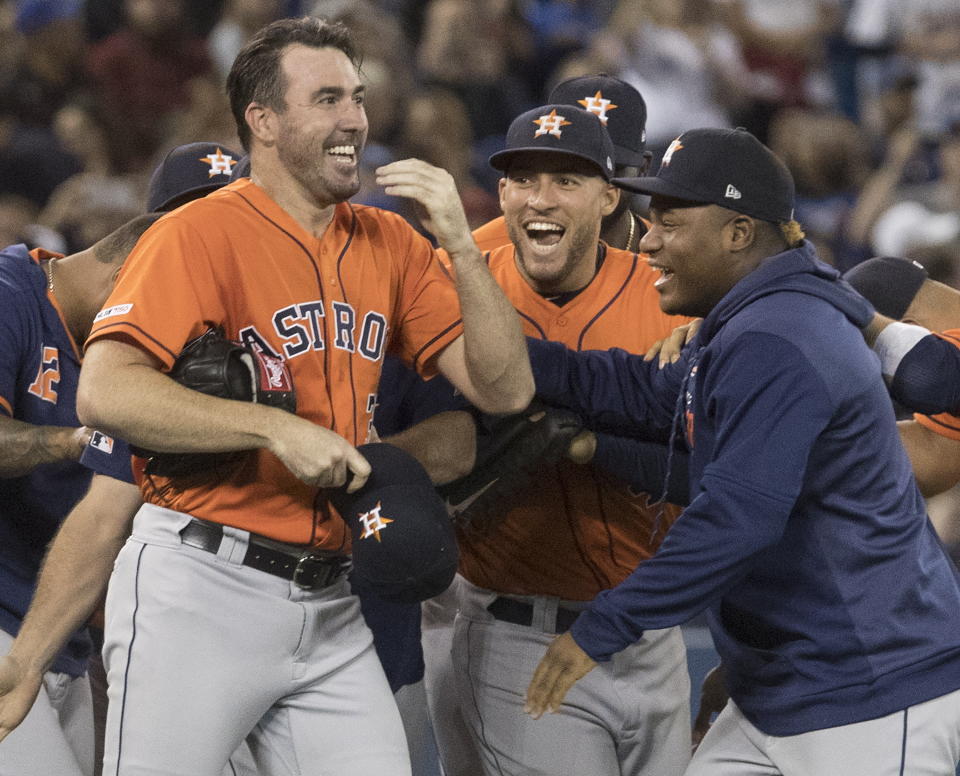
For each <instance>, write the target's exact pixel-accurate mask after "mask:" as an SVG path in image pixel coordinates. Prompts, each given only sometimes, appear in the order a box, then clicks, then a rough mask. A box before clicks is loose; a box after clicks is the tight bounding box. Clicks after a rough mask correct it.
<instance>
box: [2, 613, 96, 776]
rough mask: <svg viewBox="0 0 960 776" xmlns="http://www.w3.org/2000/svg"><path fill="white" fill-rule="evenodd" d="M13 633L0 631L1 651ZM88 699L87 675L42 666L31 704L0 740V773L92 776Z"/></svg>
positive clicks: (9, 775)
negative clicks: (34, 700) (68, 673)
mask: <svg viewBox="0 0 960 776" xmlns="http://www.w3.org/2000/svg"><path fill="white" fill-rule="evenodd" d="M11 644H13V636H11V635H10V634H9V633H6V632H5V631H0V655H5V654H7V653H8V652H9V651H10V645H11ZM93 757H94V733H93V701H92V698H91V694H90V681H89V679H88V678H87V676H86V675H84V676H79V677H76V678H74V677H71V676H69V675H67V674H61V673H57V672H55V671H47V672H46V673H45V674H44V675H43V685H42V686H41V687H40V694H39V695H38V696H37V700H36V702H35V703H34V704H33V708H32V709H30V712H29V713H28V714H27V716H26V717H24V720H23V722H21V723H20V725H19V726H18V727H17V729H16V730H14V731H13V732H12V733H11V734H10V735H9V736H7V737H6V738H5V739H4V740H3V741H2V742H0V776H51V774H56V776H91V775H92V774H93Z"/></svg>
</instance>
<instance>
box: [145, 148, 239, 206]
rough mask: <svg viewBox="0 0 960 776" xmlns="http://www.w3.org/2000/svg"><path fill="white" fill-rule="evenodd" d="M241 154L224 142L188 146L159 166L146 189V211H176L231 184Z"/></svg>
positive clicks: (174, 151)
mask: <svg viewBox="0 0 960 776" xmlns="http://www.w3.org/2000/svg"><path fill="white" fill-rule="evenodd" d="M239 158H240V154H238V153H237V152H236V151H233V150H231V149H229V148H227V147H226V146H224V145H223V144H222V143H206V142H204V143H187V144H186V145H180V146H177V147H176V148H174V149H173V150H171V151H170V153H168V154H167V155H166V156H165V157H164V159H163V161H162V162H160V164H159V165H157V169H156V170H154V171H153V176H152V177H151V178H150V186H149V187H148V189H147V211H148V212H151V213H155V212H157V211H162V210H173V209H174V208H177V207H179V206H180V205H183V204H184V203H186V202H189V201H190V200H192V199H197V198H199V197H202V196H204V195H206V194H209V193H210V192H211V191H213V190H214V189H219V188H220V187H221V186H223V185H225V184H227V183H229V182H230V173H231V172H233V167H234V165H235V164H236V163H237V160H238V159H239Z"/></svg>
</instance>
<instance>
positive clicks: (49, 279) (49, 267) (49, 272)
mask: <svg viewBox="0 0 960 776" xmlns="http://www.w3.org/2000/svg"><path fill="white" fill-rule="evenodd" d="M55 262H56V259H47V290H48V291H49V292H50V293H51V294H52V293H53V265H54V263H55Z"/></svg>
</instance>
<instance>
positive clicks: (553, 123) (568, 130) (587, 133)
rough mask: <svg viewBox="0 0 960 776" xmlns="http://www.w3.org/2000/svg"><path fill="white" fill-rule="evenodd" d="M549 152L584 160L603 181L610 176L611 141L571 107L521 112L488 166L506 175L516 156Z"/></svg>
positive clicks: (597, 125) (591, 118)
mask: <svg viewBox="0 0 960 776" xmlns="http://www.w3.org/2000/svg"><path fill="white" fill-rule="evenodd" d="M543 151H549V152H550V153H553V154H561V155H566V156H573V157H577V158H579V159H586V160H587V161H588V162H592V163H593V164H594V165H596V167H597V171H598V173H599V174H600V175H601V176H603V179H604V180H610V177H611V175H612V174H613V159H614V149H613V141H612V140H611V139H610V135H609V133H608V132H607V129H606V127H604V126H603V124H602V123H601V121H600V119H599V118H598V117H597V116H596V115H595V114H593V113H589V112H588V111H585V110H584V109H583V108H577V107H574V106H573V105H561V104H559V103H555V104H550V105H544V106H542V107H540V108H534V109H533V110H529V111H527V112H526V113H522V114H520V115H519V116H517V118H515V119H514V120H513V121H512V122H511V124H510V129H508V130H507V144H506V148H504V149H503V150H502V151H497V153H495V154H493V155H492V156H491V157H490V160H489V161H490V166H491V167H493V169H495V170H500V171H501V172H506V171H507V170H508V169H509V168H510V163H511V162H512V161H513V159H514V158H515V157H516V156H517V155H518V154H528V153H531V152H543Z"/></svg>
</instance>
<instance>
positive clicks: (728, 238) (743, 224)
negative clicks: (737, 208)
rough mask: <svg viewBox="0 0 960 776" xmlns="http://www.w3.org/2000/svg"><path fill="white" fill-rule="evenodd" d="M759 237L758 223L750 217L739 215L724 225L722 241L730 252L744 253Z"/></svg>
mask: <svg viewBox="0 0 960 776" xmlns="http://www.w3.org/2000/svg"><path fill="white" fill-rule="evenodd" d="M756 235H757V222H756V221H754V220H753V219H752V218H751V217H750V216H745V215H743V214H742V213H737V214H736V215H735V216H734V217H733V218H731V219H730V220H729V221H727V222H726V224H724V226H723V229H722V238H721V239H722V241H723V243H724V246H725V247H726V249H727V250H728V251H731V252H735V251H742V250H745V249H746V248H749V247H750V246H751V245H753V242H754V240H755V239H756Z"/></svg>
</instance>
